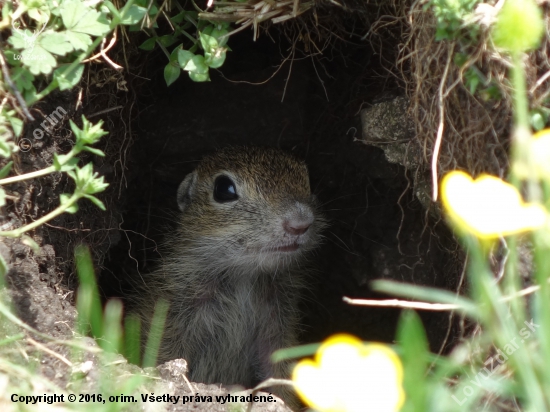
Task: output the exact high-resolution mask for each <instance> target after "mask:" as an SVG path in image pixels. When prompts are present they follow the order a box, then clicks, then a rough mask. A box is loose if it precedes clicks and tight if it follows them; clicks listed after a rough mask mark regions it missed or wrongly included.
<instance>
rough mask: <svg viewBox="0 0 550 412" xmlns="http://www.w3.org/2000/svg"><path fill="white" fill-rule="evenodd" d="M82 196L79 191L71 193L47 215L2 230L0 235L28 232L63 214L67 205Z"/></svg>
mask: <svg viewBox="0 0 550 412" xmlns="http://www.w3.org/2000/svg"><path fill="white" fill-rule="evenodd" d="M81 197H82V194H81V193H80V192H75V193H73V195H72V196H71V197H70V198H69V200H68V201H67V203H65V204H63V205H59V206H58V207H56V208H55V209H54V210H52V211H51V212H50V213H48V214H47V215H45V216H42V217H41V218H40V219H38V220H35V221H34V222H32V223H29V224H28V225H26V226H22V227H20V228H18V229H14V230H9V231H4V232H0V236H4V237H20V236H21V235H22V234H23V233H25V232H28V231H29V230H32V229H35V228H37V227H38V226H40V225H42V224H44V223H46V222H47V221H49V220H52V219H53V218H55V217H57V216H59V215H61V214H63V213H64V212H65V211H66V210H67V209H68V208H69V207H71V206H72V205H74V204H75V203H76V202H77V201H78V199H80V198H81Z"/></svg>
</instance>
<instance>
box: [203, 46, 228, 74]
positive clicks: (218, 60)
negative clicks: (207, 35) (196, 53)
mask: <svg viewBox="0 0 550 412" xmlns="http://www.w3.org/2000/svg"><path fill="white" fill-rule="evenodd" d="M204 57H205V58H206V59H205V61H204V62H205V63H206V64H207V65H208V66H209V67H210V68H212V69H218V68H220V67H222V66H223V63H224V62H225V57H226V53H225V51H224V50H223V49H222V48H219V49H218V50H216V51H215V53H204Z"/></svg>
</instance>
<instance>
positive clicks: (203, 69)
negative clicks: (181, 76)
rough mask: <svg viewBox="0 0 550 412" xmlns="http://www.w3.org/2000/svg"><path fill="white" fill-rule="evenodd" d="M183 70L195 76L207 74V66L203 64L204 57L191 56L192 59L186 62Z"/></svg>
mask: <svg viewBox="0 0 550 412" xmlns="http://www.w3.org/2000/svg"><path fill="white" fill-rule="evenodd" d="M183 70H186V71H188V72H194V73H197V74H208V66H207V65H206V63H205V62H204V56H201V55H195V56H193V58H191V60H189V61H188V62H187V64H186V65H185V67H184V68H183ZM203 81H204V80H203Z"/></svg>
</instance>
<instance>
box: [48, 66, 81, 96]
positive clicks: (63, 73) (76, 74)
mask: <svg viewBox="0 0 550 412" xmlns="http://www.w3.org/2000/svg"><path fill="white" fill-rule="evenodd" d="M69 67H70V66H68V65H67V66H62V67H59V68H57V69H56V70H55V71H54V72H53V77H54V79H55V80H57V84H58V85H59V90H61V91H63V90H67V89H72V88H73V87H74V86H76V85H77V84H78V82H79V81H80V79H81V78H82V73H84V65H83V64H79V65H77V66H76V67H75V68H74V69H73V70H71V71H70V72H69V71H68V70H69Z"/></svg>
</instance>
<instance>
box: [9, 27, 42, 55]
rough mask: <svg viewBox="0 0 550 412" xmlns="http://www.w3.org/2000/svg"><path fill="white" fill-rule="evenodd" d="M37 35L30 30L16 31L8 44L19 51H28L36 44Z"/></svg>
mask: <svg viewBox="0 0 550 412" xmlns="http://www.w3.org/2000/svg"><path fill="white" fill-rule="evenodd" d="M36 37H37V36H36V35H35V34H34V33H33V32H32V31H30V30H28V29H25V30H14V31H13V32H12V35H11V36H10V37H9V38H8V43H10V44H11V45H12V46H13V47H15V48H16V49H18V50H21V49H26V48H27V47H31V46H33V45H34V44H36Z"/></svg>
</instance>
